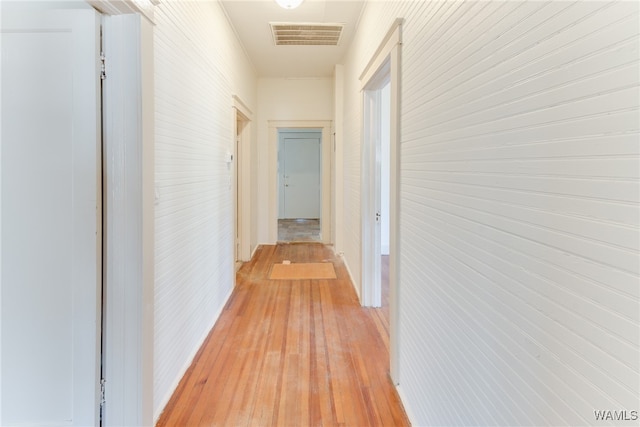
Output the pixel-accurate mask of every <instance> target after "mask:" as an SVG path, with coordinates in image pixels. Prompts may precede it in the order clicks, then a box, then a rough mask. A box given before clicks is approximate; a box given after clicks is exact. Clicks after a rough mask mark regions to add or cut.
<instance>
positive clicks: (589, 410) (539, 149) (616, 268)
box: [337, 2, 640, 425]
mask: <svg viewBox="0 0 640 427" xmlns="http://www.w3.org/2000/svg"><path fill="white" fill-rule="evenodd" d="M396 17H403V18H405V23H404V27H403V39H404V40H403V45H402V83H401V84H402V97H401V111H402V121H401V149H400V150H401V152H400V155H401V172H400V174H401V176H400V180H401V182H400V203H401V204H400V242H401V253H400V259H399V269H400V284H399V299H400V302H399V304H400V312H399V331H400V336H399V342H400V349H399V367H400V368H399V379H400V386H399V389H400V392H401V395H402V397H403V402H404V405H405V408H406V409H407V411H408V413H409V415H410V417H411V420H412V422H413V424H414V425H463V424H469V425H490V424H495V425H585V424H595V423H596V421H595V418H594V412H593V410H594V409H610V410H617V411H620V410H623V409H626V410H628V411H631V410H638V408H639V401H638V396H640V390H639V382H640V381H639V376H638V375H639V374H638V372H639V371H640V357H639V343H638V341H639V338H640V333H639V332H640V331H639V326H638V325H639V319H638V317H639V304H638V298H639V294H640V288H639V287H638V280H639V277H638V275H639V266H638V259H639V258H638V257H639V254H638V246H639V236H638V227H639V224H638V218H639V209H638V198H639V194H640V191H639V190H640V188H639V185H638V182H639V181H638V178H639V175H640V174H639V166H638V165H639V163H638V154H639V151H640V150H639V147H640V145H639V144H638V127H639V124H638V105H639V100H638V85H639V81H638V80H639V77H638V76H639V73H638V64H639V61H638V3H637V2H622V3H617V4H612V5H610V4H607V3H601V2H577V3H569V2H552V3H543V2H532V3H524V2H464V3H463V2H402V3H401V2H372V3H369V4H368V5H367V6H366V9H365V12H364V14H363V16H362V19H361V21H360V28H359V31H358V33H357V35H356V37H355V40H354V42H353V45H352V47H351V48H350V51H349V53H348V55H347V56H346V58H347V60H346V61H345V64H344V74H345V105H344V111H345V115H344V135H342V138H339V140H340V139H343V140H344V147H343V152H344V158H343V159H342V163H343V164H344V171H343V175H344V183H343V184H344V200H343V202H344V212H345V216H344V218H343V220H342V221H337V223H338V224H343V226H342V229H340V230H337V233H339V234H342V235H343V236H344V240H345V242H344V251H345V258H346V260H347V263H348V265H350V266H351V267H352V268H351V271H352V272H354V273H356V274H359V273H358V270H359V269H358V268H357V266H358V265H359V264H360V258H359V245H360V212H359V211H360V188H359V186H360V144H359V142H360V130H359V129H360V128H359V126H360V123H361V121H360V117H361V114H362V113H361V102H360V93H359V86H358V76H359V75H360V73H361V72H362V71H363V69H364V67H365V65H366V64H367V62H368V60H369V59H370V57H371V56H372V54H373V52H374V51H375V49H376V47H377V45H378V43H379V41H380V40H381V39H382V37H383V36H384V34H385V33H386V30H387V29H388V28H389V26H390V25H391V23H392V20H393V19H395V18H396ZM340 163H341V162H340V161H338V162H337V164H340ZM356 279H358V278H356Z"/></svg>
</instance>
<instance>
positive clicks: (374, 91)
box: [360, 18, 403, 384]
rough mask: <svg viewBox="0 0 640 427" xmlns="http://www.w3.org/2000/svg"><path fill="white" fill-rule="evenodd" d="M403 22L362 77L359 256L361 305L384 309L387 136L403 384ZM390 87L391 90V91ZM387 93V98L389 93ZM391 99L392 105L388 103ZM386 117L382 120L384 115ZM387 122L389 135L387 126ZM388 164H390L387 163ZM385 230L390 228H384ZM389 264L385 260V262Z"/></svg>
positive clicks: (391, 260)
mask: <svg viewBox="0 0 640 427" xmlns="http://www.w3.org/2000/svg"><path fill="white" fill-rule="evenodd" d="M402 22H403V21H402V19H401V18H398V19H396V20H395V21H394V22H393V24H392V25H391V27H390V28H389V31H388V32H387V34H386V36H385V37H384V39H383V40H382V42H381V44H380V46H379V47H378V49H377V51H376V53H375V54H374V55H373V57H372V58H371V59H370V61H369V63H368V65H367V66H366V67H365V69H364V71H363V73H362V74H361V76H360V84H361V93H362V101H363V104H362V105H363V121H362V136H363V139H362V146H361V147H362V151H361V159H362V164H361V206H362V208H361V215H362V217H361V221H362V222H361V224H362V229H361V231H362V234H361V239H362V240H361V254H362V265H361V267H362V270H361V272H362V275H361V278H362V284H361V285H362V305H364V306H370V307H380V306H381V304H382V288H381V282H382V281H381V275H382V271H381V261H382V258H381V253H382V242H381V239H382V221H381V220H382V216H383V213H382V198H383V195H382V185H383V183H382V179H383V178H382V168H381V166H382V165H381V159H382V141H383V132H384V134H385V137H386V136H387V135H388V137H389V151H388V153H389V155H388V165H389V174H388V177H389V181H388V182H389V186H388V188H389V192H388V200H389V201H388V206H389V211H388V215H386V216H387V217H388V221H389V222H388V230H389V234H388V236H389V239H388V242H389V255H388V286H389V288H388V298H389V353H390V354H389V356H390V375H391V378H392V379H393V381H394V383H396V384H399V383H400V372H399V363H398V351H399V348H400V345H401V343H400V337H399V333H398V332H399V326H398V323H399V320H400V316H399V312H398V307H399V299H400V297H401V289H400V286H399V285H400V283H401V271H400V269H399V267H398V259H399V258H400V251H401V245H400V236H399V232H400V228H399V216H398V214H399V212H400V197H399V180H400V172H399V171H400V142H399V140H400V134H399V130H400V93H401V92H400V88H401V82H400V75H401V73H400V59H401V55H400V50H401V47H402ZM387 87H388V88H387ZM387 93H388V94H387ZM386 99H388V101H386ZM383 115H384V116H385V117H384V119H385V120H382V116H383ZM387 118H388V131H387V130H386V123H387V121H386V120H387ZM385 163H386V161H385ZM385 227H386V225H385ZM385 261H387V260H386V259H385Z"/></svg>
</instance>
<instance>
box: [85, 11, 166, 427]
mask: <svg viewBox="0 0 640 427" xmlns="http://www.w3.org/2000/svg"><path fill="white" fill-rule="evenodd" d="M89 3H90V4H92V5H93V6H94V7H96V9H98V10H101V11H103V12H104V13H105V15H104V25H103V27H104V28H105V31H104V34H103V41H104V43H105V48H104V50H105V55H106V56H107V67H106V74H107V78H106V80H105V86H104V92H103V96H104V98H103V109H104V128H103V129H104V167H105V170H106V171H107V172H106V174H105V178H104V186H105V213H104V218H105V224H106V227H105V236H104V239H105V245H106V246H105V261H104V268H105V280H104V284H105V285H104V286H105V291H104V292H105V296H106V302H105V304H106V305H105V307H104V310H105V324H104V328H105V331H104V332H103V333H105V334H106V337H105V343H106V346H105V348H104V350H103V351H104V352H105V355H104V356H103V357H104V363H105V371H104V378H105V398H106V402H105V406H104V408H105V409H104V413H103V416H104V418H103V423H104V424H103V425H153V424H154V422H155V420H154V407H153V348H154V343H153V336H154V334H153V330H154V318H153V311H154V308H153V307H154V304H153V299H154V298H153V297H154V295H153V292H154V205H155V203H156V202H155V197H154V194H155V192H154V108H153V104H154V101H153V93H154V82H153V75H154V73H153V23H152V22H151V21H150V17H149V14H145V15H144V16H142V15H140V14H138V13H132V12H134V10H126V8H124V9H123V10H116V9H114V8H113V7H111V6H113V5H114V4H116V3H115V2H113V1H108V0H96V1H89ZM127 3H128V2H127ZM131 7H133V5H131ZM138 12H140V11H138ZM109 15H111V16H109ZM122 112H129V113H128V114H123V113H122Z"/></svg>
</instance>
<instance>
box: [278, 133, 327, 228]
mask: <svg viewBox="0 0 640 427" xmlns="http://www.w3.org/2000/svg"><path fill="white" fill-rule="evenodd" d="M321 139H322V137H321V135H320V134H311V135H310V136H308V137H306V136H305V137H299V136H296V137H288V136H285V137H284V138H282V139H281V144H280V148H281V149H280V173H281V180H280V182H281V189H280V216H279V217H280V218H288V219H289V218H293V219H297V218H307V219H317V218H320V193H321V188H320V187H321V184H320V183H321V180H320V163H321V162H320V160H321V159H320V145H321Z"/></svg>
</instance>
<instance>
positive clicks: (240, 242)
mask: <svg viewBox="0 0 640 427" xmlns="http://www.w3.org/2000/svg"><path fill="white" fill-rule="evenodd" d="M232 101H233V129H234V134H233V141H234V144H233V147H234V150H233V159H232V163H233V165H234V193H233V194H234V199H233V202H234V203H233V206H234V218H235V236H234V240H235V239H236V238H237V241H236V242H234V245H237V246H234V249H233V253H234V258H235V259H234V261H249V260H250V259H251V247H250V245H251V241H250V238H251V228H250V224H251V163H250V161H251V151H250V150H251V122H252V120H253V113H252V112H251V110H250V109H249V108H248V107H247V105H246V104H245V103H244V102H242V100H241V99H240V98H239V97H238V96H236V95H234V96H233V99H232ZM238 122H242V123H244V125H243V126H242V128H241V129H238V128H237V126H238ZM236 139H237V141H236Z"/></svg>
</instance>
